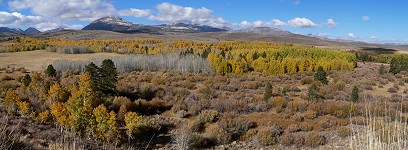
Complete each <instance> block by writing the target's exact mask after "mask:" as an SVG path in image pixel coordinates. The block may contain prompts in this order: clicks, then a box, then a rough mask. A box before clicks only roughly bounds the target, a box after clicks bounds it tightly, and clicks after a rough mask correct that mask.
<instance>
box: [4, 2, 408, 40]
mask: <svg viewBox="0 0 408 150" xmlns="http://www.w3.org/2000/svg"><path fill="white" fill-rule="evenodd" d="M407 6H408V1H403V0H391V1H385V0H382V1H369V0H342V1H339V0H257V1H248V0H246V1H243V0H205V1H198V0H173V1H162V0H143V1H142V0H139V1H136V0H0V26H9V27H20V28H23V29H24V28H27V27H29V26H34V27H36V28H39V29H40V30H48V29H52V28H56V27H65V28H73V29H80V28H82V27H83V26H85V25H87V24H88V23H89V22H91V21H92V20H95V19H97V18H99V17H103V16H107V15H117V16H121V17H123V18H125V19H126V20H128V21H131V22H137V23H143V24H162V23H175V22H186V23H198V24H206V25H211V26H215V27H222V26H227V27H231V28H234V29H239V28H247V27H259V26H269V27H277V28H280V29H283V30H287V31H291V32H294V33H299V34H305V35H306V34H310V35H314V36H321V37H327V38H332V39H345V40H355V41H365V42H372V43H405V44H406V43H408V32H407V30H406V29H407V27H408V19H406V18H407V17H408V9H406V7H407Z"/></svg>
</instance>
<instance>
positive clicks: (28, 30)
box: [24, 27, 41, 35]
mask: <svg viewBox="0 0 408 150" xmlns="http://www.w3.org/2000/svg"><path fill="white" fill-rule="evenodd" d="M38 33H41V31H39V30H37V29H36V28H34V27H29V28H27V29H26V30H24V34H28V35H33V34H38Z"/></svg>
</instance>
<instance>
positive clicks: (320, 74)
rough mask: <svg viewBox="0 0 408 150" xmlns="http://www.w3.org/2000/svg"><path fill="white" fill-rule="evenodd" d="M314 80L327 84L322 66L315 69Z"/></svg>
mask: <svg viewBox="0 0 408 150" xmlns="http://www.w3.org/2000/svg"><path fill="white" fill-rule="evenodd" d="M314 79H315V80H316V81H320V82H322V83H323V84H327V83H328V82H329V81H327V77H326V71H324V70H323V67H322V66H319V67H318V68H317V70H316V73H315V74H314Z"/></svg>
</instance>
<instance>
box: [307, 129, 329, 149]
mask: <svg viewBox="0 0 408 150" xmlns="http://www.w3.org/2000/svg"><path fill="white" fill-rule="evenodd" d="M326 143H327V139H326V137H324V136H323V135H321V134H320V133H318V132H309V133H307V134H306V136H305V145H307V146H310V147H318V146H321V145H325V144H326Z"/></svg>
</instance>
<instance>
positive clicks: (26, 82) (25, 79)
mask: <svg viewBox="0 0 408 150" xmlns="http://www.w3.org/2000/svg"><path fill="white" fill-rule="evenodd" d="M21 83H22V84H23V85H24V86H29V85H30V83H31V77H30V75H29V74H26V75H24V77H23V78H21Z"/></svg>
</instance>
